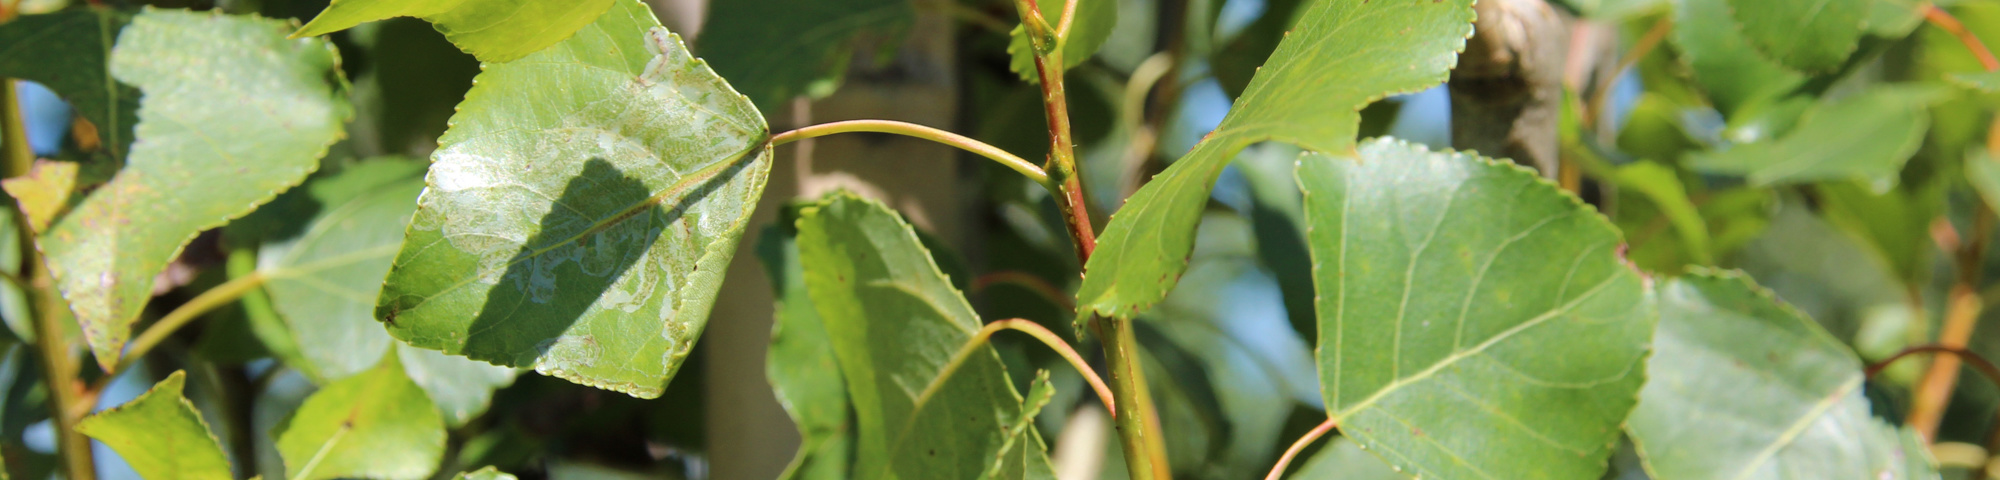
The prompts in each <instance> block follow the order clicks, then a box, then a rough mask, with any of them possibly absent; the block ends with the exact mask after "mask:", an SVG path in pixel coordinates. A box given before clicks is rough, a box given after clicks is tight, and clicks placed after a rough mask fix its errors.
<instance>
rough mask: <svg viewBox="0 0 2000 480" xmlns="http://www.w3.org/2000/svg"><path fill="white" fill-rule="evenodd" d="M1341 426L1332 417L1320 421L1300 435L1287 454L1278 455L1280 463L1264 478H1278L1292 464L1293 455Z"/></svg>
mask: <svg viewBox="0 0 2000 480" xmlns="http://www.w3.org/2000/svg"><path fill="white" fill-rule="evenodd" d="M1339 427H1340V422H1337V421H1334V420H1333V419H1331V418H1329V419H1326V421H1324V422H1320V424H1319V426H1317V427H1313V429H1312V431H1310V432H1306V434H1305V436H1303V437H1299V440H1298V441H1296V442H1292V448H1287V449H1285V455H1284V456H1282V457H1278V464H1277V465H1275V466H1272V467H1271V473H1270V474H1268V475H1264V480H1278V478H1279V477H1280V476H1282V475H1284V474H1285V467H1286V466H1288V465H1291V464H1292V457H1297V456H1299V452H1302V451H1305V449H1306V446H1307V445H1312V443H1313V441H1314V440H1319V437H1322V436H1325V435H1326V432H1330V431H1333V429H1335V428H1339Z"/></svg>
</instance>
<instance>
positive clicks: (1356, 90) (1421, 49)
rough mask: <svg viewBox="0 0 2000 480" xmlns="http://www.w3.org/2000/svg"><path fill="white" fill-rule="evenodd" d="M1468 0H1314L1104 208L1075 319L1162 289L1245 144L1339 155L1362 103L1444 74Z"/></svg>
mask: <svg viewBox="0 0 2000 480" xmlns="http://www.w3.org/2000/svg"><path fill="white" fill-rule="evenodd" d="M1471 3H1472V2H1470V1H1469V0H1451V1H1433V2H1403V1H1374V2H1353V1H1322V2H1317V3H1314V4H1313V5H1312V7H1310V8H1309V9H1307V10H1306V12H1305V13H1304V14H1302V16H1301V17H1300V20H1299V21H1298V24H1297V27H1296V28H1295V29H1293V30H1292V32H1291V34H1290V35H1289V36H1287V37H1286V38H1285V40H1284V42H1282V43H1281V44H1279V45H1278V49H1277V51H1276V52H1274V53H1272V54H1271V60H1270V61H1269V62H1268V63H1266V64H1265V65H1264V67H1263V69H1262V70H1261V71H1259V72H1258V73H1257V76H1256V77H1255V78H1253V79H1252V80H1251V81H1250V86H1249V87H1248V88H1246V89H1245V90H1244V93H1243V96H1242V97H1241V98H1238V99H1237V101H1236V104H1235V107H1234V108H1232V109H1230V111H1229V114H1228V116H1227V117H1224V118H1223V120H1222V125H1221V126H1220V127H1217V128H1216V129H1215V131H1213V132H1210V133H1209V134H1208V136H1207V137H1206V138H1207V139H1206V140H1203V141H1202V142H1201V143H1200V144H1199V145H1196V146H1195V147H1194V151H1192V152H1189V153H1188V154H1187V155H1186V156H1184V157H1182V158H1181V159H1180V160H1179V161H1177V162H1175V163H1174V164H1173V165H1172V166H1169V167H1167V170H1166V171H1165V172H1163V173H1161V174H1159V175H1158V176H1155V177H1153V179H1152V180H1151V181H1150V182H1148V183H1147V184H1146V186H1145V187H1142V188H1140V189H1139V191H1138V192H1137V193H1134V194H1133V195H1132V197H1131V198H1130V199H1128V200H1126V203H1125V207H1124V208H1123V209H1122V210H1120V211H1119V212H1118V213H1117V214H1114V215H1112V218H1111V223H1110V224H1109V225H1107V226H1106V227H1105V228H1104V234H1103V235H1102V236H1100V237H1098V248H1097V251H1096V253H1095V254H1094V255H1092V256H1091V258H1090V262H1089V264H1088V265H1087V266H1086V268H1085V272H1086V273H1085V276H1084V280H1083V286H1082V287H1081V290H1080V291H1078V292H1077V300H1078V301H1077V307H1078V308H1077V315H1078V317H1079V318H1083V317H1086V316H1088V315H1091V314H1100V315H1105V316H1112V317H1125V318H1129V317H1132V316H1134V315H1137V314H1139V313H1140V312H1143V311H1145V310H1146V309H1147V308H1150V307H1151V306H1152V305H1153V304H1154V303H1157V302H1159V301H1160V299H1161V298H1164V297H1165V296H1166V294H1167V291H1168V290H1169V289H1172V288H1173V285H1174V281H1175V280H1176V279H1178V278H1179V277H1180V274H1181V272H1182V271H1184V270H1185V269H1186V268H1187V255H1188V252H1189V250H1190V249H1192V248H1193V240H1194V235H1193V232H1194V229H1195V226H1196V224H1197V223H1198V222H1199V221H1200V219H1201V209H1202V206H1203V205H1205V204H1206V203H1207V201H1208V196H1209V192H1210V191H1211V190H1212V189H1213V188H1214V186H1215V179H1216V176H1217V175H1220V174H1221V173H1222V168H1223V167H1224V166H1226V165H1228V163H1229V160H1230V159H1232V158H1235V156H1236V153H1237V152H1238V151H1241V150H1243V148H1244V147H1247V146H1249V145H1251V144H1253V143H1257V142H1261V141H1266V140H1274V141H1281V142H1286V143H1291V144H1295V145H1298V146H1300V147H1303V148H1305V149H1306V150H1310V151H1316V152H1325V153H1332V154H1346V153H1348V152H1351V151H1352V150H1353V147H1354V137H1355V132H1356V128H1357V126H1358V125H1359V123H1360V114H1359V110H1360V109H1361V107H1363V106H1366V105H1367V104H1368V103H1370V102H1373V101H1375V100H1377V99H1380V98H1382V97H1384V96H1386V95H1389V94H1395V93H1405V92H1413V91H1417V90H1420V89H1423V88H1426V87H1429V86H1432V85H1437V84H1439V83H1443V82H1444V80H1445V74H1446V72H1447V71H1448V70H1450V69H1451V67H1452V66H1453V65H1455V64H1456V63H1457V57H1458V55H1457V52H1458V51H1459V50H1461V49H1463V48H1464V47H1465V38H1466V36H1468V35H1470V34H1471V33H1472V24H1471V22H1472V16H1473V15H1472V9H1471Z"/></svg>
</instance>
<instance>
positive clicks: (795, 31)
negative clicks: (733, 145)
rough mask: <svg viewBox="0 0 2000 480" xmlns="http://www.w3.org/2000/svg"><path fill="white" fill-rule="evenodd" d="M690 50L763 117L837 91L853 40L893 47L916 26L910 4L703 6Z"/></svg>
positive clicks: (853, 1)
mask: <svg viewBox="0 0 2000 480" xmlns="http://www.w3.org/2000/svg"><path fill="white" fill-rule="evenodd" d="M708 8H710V10H709V12H708V21H707V22H705V23H703V24H702V29H701V38H700V39H699V40H700V41H699V42H698V43H696V44H695V50H696V51H698V52H701V57H702V58H703V59H705V60H708V62H709V63H710V64H711V65H713V66H714V67H715V72H716V73H718V74H721V75H722V78H725V79H728V80H729V84H730V85H733V86H735V87H736V90H737V91H740V92H743V94H744V95H748V96H749V97H750V100H752V101H755V102H757V108H760V109H763V110H764V111H778V109H779V108H780V107H782V106H784V105H785V102H789V101H791V100H792V97H797V96H801V95H804V96H807V97H812V98H823V97H825V96H827V95H831V94H833V91H834V89H836V88H839V86H840V79H841V76H842V75H844V74H846V73H847V62H848V60H849V59H851V58H853V57H854V43H855V38H856V37H860V36H864V35H879V36H880V38H881V39H882V42H883V43H884V44H887V45H895V44H898V43H900V41H899V39H901V38H902V37H903V32H905V31H907V30H909V28H910V26H911V25H912V24H915V23H916V21H917V11H916V8H915V7H914V6H912V5H911V1H910V0H756V1H722V2H710V3H709V7H708Z"/></svg>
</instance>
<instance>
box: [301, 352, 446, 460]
mask: <svg viewBox="0 0 2000 480" xmlns="http://www.w3.org/2000/svg"><path fill="white" fill-rule="evenodd" d="M278 430H280V432H281V433H279V434H278V453H279V454H280V455H282V456H284V459H285V476H286V477H287V478H289V479H291V480H320V479H326V478H374V479H384V480H400V479H420V478H427V477H429V476H430V473H431V471H432V470H435V469H436V468H437V466H438V462H439V461H440V460H442V458H443V456H444V440H445V432H444V418H443V417H441V416H439V415H438V410H437V406H436V405H433V404H432V403H431V399H430V397H427V396H425V395H424V390H423V389H422V388H420V387H418V386H417V384H416V382H412V381H410V377H409V376H406V375H404V374H403V365H402V362H401V361H400V360H398V356H397V355H393V354H391V355H384V356H383V357H382V362H381V363H380V364H378V365H376V366H375V368H373V369H370V370H368V371H366V372H362V373H361V374H360V375H355V376H352V377H347V378H346V379H343V380H341V381H338V382H333V384H331V385H327V386H326V388H323V389H320V391H318V392H314V393H313V394H312V396H311V397H306V401H305V404H303V405H299V409H298V410H297V411H294V412H292V418H291V419H290V420H288V421H286V422H285V425H283V426H281V427H279V428H278Z"/></svg>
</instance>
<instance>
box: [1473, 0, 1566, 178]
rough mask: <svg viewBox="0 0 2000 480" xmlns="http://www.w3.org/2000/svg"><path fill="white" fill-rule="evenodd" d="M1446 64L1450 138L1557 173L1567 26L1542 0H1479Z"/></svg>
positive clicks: (1487, 153) (1545, 172)
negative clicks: (1454, 58) (1453, 61)
mask: <svg viewBox="0 0 2000 480" xmlns="http://www.w3.org/2000/svg"><path fill="white" fill-rule="evenodd" d="M1473 9H1474V11H1475V12H1476V13H1477V14H1478V15H1479V18H1478V20H1477V21H1475V22H1474V23H1473V28H1474V33H1473V36H1472V39H1471V40H1468V41H1466V45H1465V53H1464V54H1463V55H1460V56H1459V57H1458V68H1457V69H1455V70H1452V72H1451V82H1450V84H1449V85H1450V87H1449V88H1450V90H1451V143H1452V146H1453V147H1455V148H1458V149H1460V150H1477V151H1478V152H1479V153H1480V154H1482V155H1487V156H1492V157H1506V158H1511V159H1514V161H1515V162H1516V163H1521V164H1524V165H1528V166H1532V167H1535V169H1537V170H1540V171H1541V172H1542V175H1545V176H1549V177H1554V176H1555V175H1556V171H1557V168H1558V167H1559V165H1560V163H1559V161H1558V159H1557V155H1558V153H1559V152H1560V149H1561V148H1560V147H1561V137H1559V135H1560V131H1558V128H1559V124H1560V122H1561V120H1562V80H1563V79H1562V77H1563V56H1564V53H1565V50H1567V47H1568V45H1569V41H1568V34H1569V30H1568V29H1567V28H1566V27H1565V26H1564V25H1563V19H1562V16H1561V15H1559V14H1557V13H1556V11H1555V9H1553V8H1550V7H1549V5H1548V4H1547V3H1543V1H1542V0H1480V1H1479V2H1478V3H1475V4H1473Z"/></svg>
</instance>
